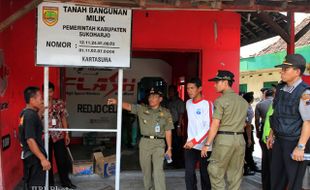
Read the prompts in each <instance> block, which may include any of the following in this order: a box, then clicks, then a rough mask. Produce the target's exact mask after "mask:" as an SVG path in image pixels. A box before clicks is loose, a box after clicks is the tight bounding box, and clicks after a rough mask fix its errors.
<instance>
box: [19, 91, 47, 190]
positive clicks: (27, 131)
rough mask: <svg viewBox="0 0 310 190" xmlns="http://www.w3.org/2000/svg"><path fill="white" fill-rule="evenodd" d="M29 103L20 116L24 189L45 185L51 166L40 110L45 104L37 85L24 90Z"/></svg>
mask: <svg viewBox="0 0 310 190" xmlns="http://www.w3.org/2000/svg"><path fill="white" fill-rule="evenodd" d="M24 99H25V102H26V104H27V106H26V108H25V109H24V110H23V111H22V113H21V117H20V130H19V131H20V141H21V145H22V149H23V151H22V155H21V158H22V159H23V162H24V178H23V180H24V189H25V190H28V189H34V188H39V187H44V185H45V172H44V171H46V170H49V169H50V168H51V164H50V162H49V161H48V160H47V158H46V153H45V149H44V144H43V140H42V135H43V126H42V123H41V120H40V118H39V115H38V110H39V109H40V107H41V106H43V100H42V95H41V93H40V91H39V88H37V87H28V88H26V89H25V91H24Z"/></svg>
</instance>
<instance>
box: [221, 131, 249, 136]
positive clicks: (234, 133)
mask: <svg viewBox="0 0 310 190" xmlns="http://www.w3.org/2000/svg"><path fill="white" fill-rule="evenodd" d="M217 134H222V135H242V134H243V132H232V131H218V132H217Z"/></svg>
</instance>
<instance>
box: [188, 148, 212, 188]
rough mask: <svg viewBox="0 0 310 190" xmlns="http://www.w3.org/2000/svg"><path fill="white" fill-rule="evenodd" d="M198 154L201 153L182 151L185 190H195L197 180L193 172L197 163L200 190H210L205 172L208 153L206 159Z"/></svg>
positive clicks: (207, 175)
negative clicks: (198, 163)
mask: <svg viewBox="0 0 310 190" xmlns="http://www.w3.org/2000/svg"><path fill="white" fill-rule="evenodd" d="M200 153H201V151H200V150H196V149H190V150H185V151H184V157H185V183H186V189H187V190H197V178H196V172H195V167H196V163H197V161H199V162H200V180H201V190H211V182H210V178H209V174H208V170H207V168H208V164H209V162H208V159H209V157H210V153H209V152H208V156H207V157H206V158H202V157H201V154H200Z"/></svg>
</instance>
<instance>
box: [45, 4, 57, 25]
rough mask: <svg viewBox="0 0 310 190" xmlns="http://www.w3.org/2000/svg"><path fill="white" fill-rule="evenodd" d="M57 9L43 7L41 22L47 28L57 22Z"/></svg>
mask: <svg viewBox="0 0 310 190" xmlns="http://www.w3.org/2000/svg"><path fill="white" fill-rule="evenodd" d="M58 12H59V11H58V7H43V16H42V17H43V18H42V19H43V22H44V23H45V24H46V25H47V26H54V25H55V24H56V23H57V22H58Z"/></svg>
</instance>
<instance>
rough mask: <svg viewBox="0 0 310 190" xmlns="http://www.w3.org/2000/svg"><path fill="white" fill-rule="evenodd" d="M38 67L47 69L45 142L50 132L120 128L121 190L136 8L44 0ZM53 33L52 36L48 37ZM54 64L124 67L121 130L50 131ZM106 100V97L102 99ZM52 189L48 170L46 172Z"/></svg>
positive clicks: (117, 175) (119, 109)
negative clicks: (123, 127)
mask: <svg viewBox="0 0 310 190" xmlns="http://www.w3.org/2000/svg"><path fill="white" fill-rule="evenodd" d="M37 15H38V16H37V48H36V49H37V55H36V65H37V66H45V67H44V108H45V110H44V116H45V117H44V137H45V139H44V145H45V149H46V152H47V155H48V147H49V146H48V144H49V134H48V133H49V131H86V132H90V131H93V132H115V133H116V136H117V139H116V141H117V142H116V171H115V189H116V190H119V189H120V160H121V125H122V98H123V69H122V68H129V67H130V52H131V51H130V48H131V26H132V10H131V9H125V8H113V7H95V6H83V5H76V4H70V3H68V4H66V3H56V2H43V3H41V4H40V5H39V6H38V10H37ZM47 34H48V35H47ZM48 66H52V67H69V66H70V67H88V68H89V67H99V68H117V69H118V97H117V99H118V102H119V104H118V105H117V129H49V126H48V106H49V105H48V103H49V102H48V83H49V68H48ZM102 104H103V100H102ZM45 184H46V188H48V185H49V181H48V172H46V183H45Z"/></svg>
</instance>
